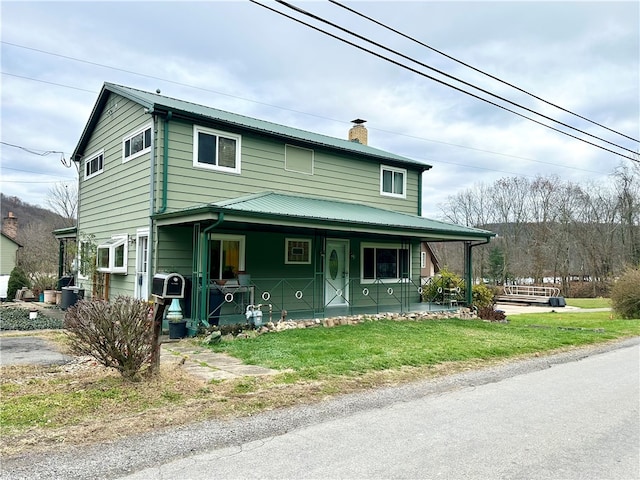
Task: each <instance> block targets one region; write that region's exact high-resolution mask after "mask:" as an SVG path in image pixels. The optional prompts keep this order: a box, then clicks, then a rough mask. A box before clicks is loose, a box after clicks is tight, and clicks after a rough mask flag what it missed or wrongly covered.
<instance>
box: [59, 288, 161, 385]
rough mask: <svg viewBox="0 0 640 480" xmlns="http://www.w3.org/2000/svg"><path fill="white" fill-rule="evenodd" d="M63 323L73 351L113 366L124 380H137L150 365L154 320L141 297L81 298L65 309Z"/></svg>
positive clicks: (147, 305) (107, 365)
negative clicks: (109, 300) (138, 298)
mask: <svg viewBox="0 0 640 480" xmlns="http://www.w3.org/2000/svg"><path fill="white" fill-rule="evenodd" d="M64 326H65V328H67V330H68V331H69V334H70V338H71V346H72V348H73V350H74V351H75V352H77V353H79V354H81V355H90V356H92V357H94V358H95V359H96V360H97V361H98V362H99V363H101V364H102V365H104V366H105V367H109V368H115V369H116V370H118V371H119V372H120V374H121V375H122V376H123V377H124V378H126V379H127V380H135V379H137V378H138V376H139V373H140V372H141V371H142V369H143V368H144V367H145V365H146V366H147V367H149V366H150V361H151V355H152V351H153V346H154V345H153V342H154V339H153V320H152V319H150V318H149V304H148V303H147V302H145V301H143V300H136V299H134V298H131V297H126V296H118V297H116V299H115V300H114V301H113V302H111V303H110V302H107V301H104V300H80V301H79V302H78V303H76V304H75V305H74V306H73V307H71V308H69V309H68V310H67V312H66V314H65V317H64Z"/></svg>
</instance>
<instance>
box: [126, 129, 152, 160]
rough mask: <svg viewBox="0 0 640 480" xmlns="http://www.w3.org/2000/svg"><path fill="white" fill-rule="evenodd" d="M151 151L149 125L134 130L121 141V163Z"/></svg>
mask: <svg viewBox="0 0 640 480" xmlns="http://www.w3.org/2000/svg"><path fill="white" fill-rule="evenodd" d="M150 151H151V125H147V126H146V127H143V128H142V129H140V130H136V131H135V132H133V133H132V134H131V135H129V136H127V137H124V139H123V140H122V163H124V162H128V161H129V160H132V159H134V158H136V157H139V156H140V155H143V154H145V153H147V152H150Z"/></svg>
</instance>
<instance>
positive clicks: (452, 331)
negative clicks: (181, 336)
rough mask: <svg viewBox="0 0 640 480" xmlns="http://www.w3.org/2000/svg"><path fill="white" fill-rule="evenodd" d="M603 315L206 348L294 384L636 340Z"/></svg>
mask: <svg viewBox="0 0 640 480" xmlns="http://www.w3.org/2000/svg"><path fill="white" fill-rule="evenodd" d="M610 315H611V313H610V312H591V313H573V314H572V313H562V312H561V313H549V314H535V315H513V316H511V317H510V323H509V324H500V323H487V322H482V321H477V320H474V321H469V320H437V321H434V320H429V321H421V322H394V321H367V322H365V323H363V324H360V325H357V326H340V327H334V328H311V329H297V330H288V331H284V332H281V333H277V334H265V335H260V336H259V337H257V338H255V339H252V340H240V341H233V342H223V343H221V344H218V345H216V346H213V347H212V348H213V349H214V350H216V351H224V352H227V353H228V354H230V355H233V356H234V357H238V358H241V359H242V360H244V361H245V362H246V363H249V364H256V365H263V366H267V367H270V368H275V369H280V370H284V369H290V370H293V371H294V372H295V373H296V375H295V376H297V377H298V378H322V377H323V376H332V375H347V376H354V375H360V374H363V373H366V372H369V371H375V370H385V369H395V368H401V367H403V366H416V367H418V366H429V365H436V364H440V363H444V362H455V361H465V360H476V359H478V360H482V359H492V358H493V359H495V358H507V357H514V356H518V355H522V354H531V353H535V352H544V351H550V350H554V349H559V348H564V347H569V346H580V345H586V344H592V343H597V342H605V341H608V340H612V339H615V338H620V337H626V336H633V335H640V321H638V320H611V319H610Z"/></svg>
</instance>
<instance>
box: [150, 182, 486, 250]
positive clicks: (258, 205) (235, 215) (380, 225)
mask: <svg viewBox="0 0 640 480" xmlns="http://www.w3.org/2000/svg"><path fill="white" fill-rule="evenodd" d="M203 213H217V214H220V213H223V214H224V215H225V219H227V220H229V221H248V222H251V221H254V222H256V223H262V222H264V221H265V220H268V221H269V223H272V224H273V225H285V224H286V225H295V226H302V224H304V225H306V226H308V227H310V228H330V229H334V230H339V229H340V230H349V231H360V232H363V231H366V232H369V233H378V234H384V233H385V232H386V233H387V234H388V233H389V232H394V234H396V235H406V236H411V237H419V238H423V239H426V240H439V239H451V240H477V239H489V238H491V237H493V236H495V234H494V233H492V232H489V231H487V230H480V229H477V228H471V227H463V226H460V225H454V224H450V223H445V222H440V221H437V220H431V219H428V218H424V217H419V216H416V215H409V214H406V213H399V212H394V211H390V210H384V209H381V208H376V207H371V206H368V205H363V204H359V203H350V202H345V201H338V200H330V199H325V198H319V197H304V196H299V195H290V194H283V193H274V192H262V193H257V194H254V195H248V196H243V197H239V198H235V199H231V200H225V201H221V202H217V203H210V204H206V205H196V206H194V207H191V208H187V209H184V210H179V211H176V212H170V213H164V214H161V215H157V216H156V219H158V220H159V221H160V220H166V221H167V223H175V222H174V221H171V220H172V219H173V220H176V219H177V220H178V221H183V220H186V219H187V218H188V217H193V216H202V214H203ZM211 218H213V217H211ZM187 221H189V220H187ZM261 221H262V222H261Z"/></svg>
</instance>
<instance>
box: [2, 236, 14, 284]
mask: <svg viewBox="0 0 640 480" xmlns="http://www.w3.org/2000/svg"><path fill="white" fill-rule="evenodd" d="M18 248H19V246H18V244H17V243H15V242H14V241H13V240H11V239H9V238H7V237H5V236H4V235H0V275H9V274H11V270H13V268H14V267H15V266H16V252H17V251H18Z"/></svg>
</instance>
